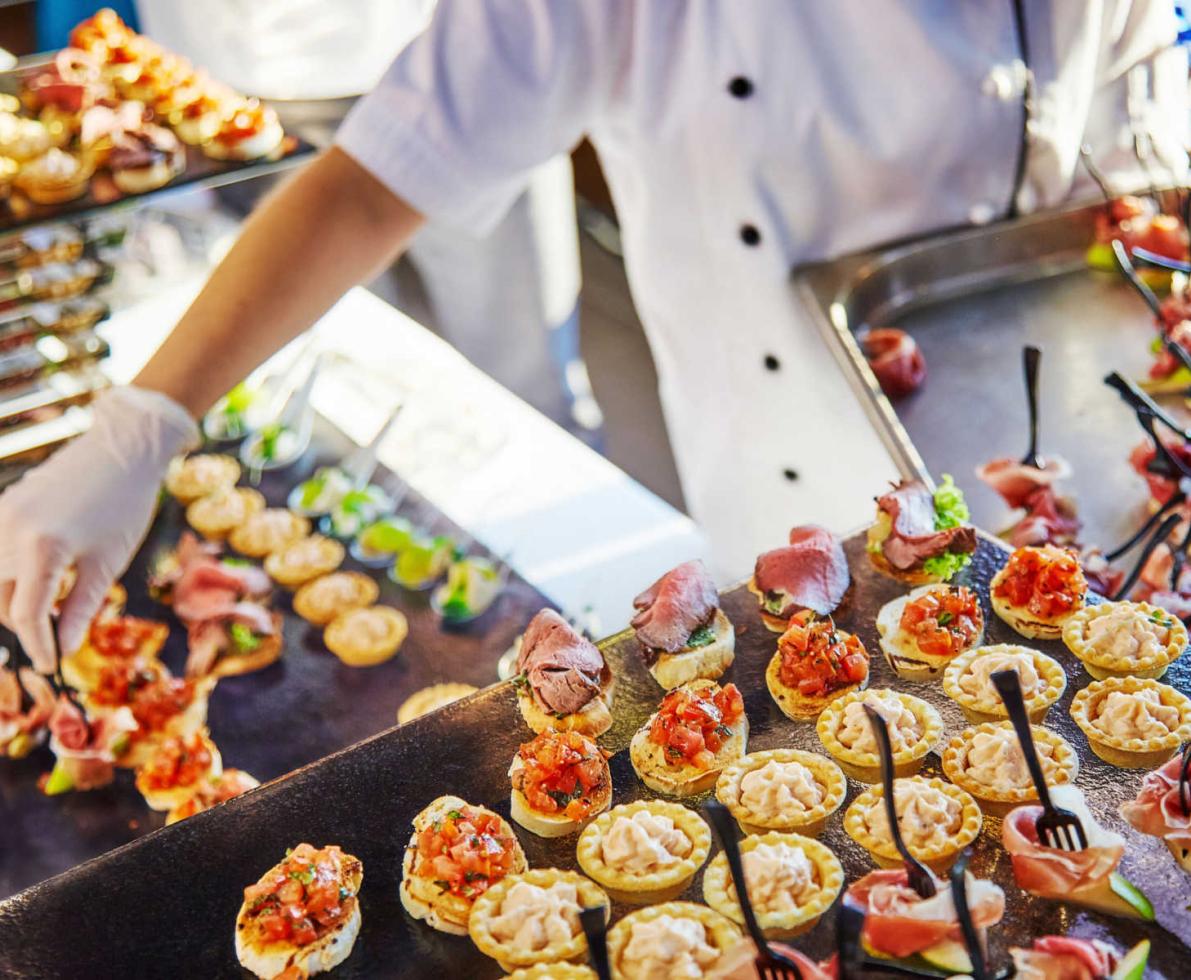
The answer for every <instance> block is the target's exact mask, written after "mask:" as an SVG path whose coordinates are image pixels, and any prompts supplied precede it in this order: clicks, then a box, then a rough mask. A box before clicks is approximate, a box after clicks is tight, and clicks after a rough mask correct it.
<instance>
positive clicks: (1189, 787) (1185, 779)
mask: <svg viewBox="0 0 1191 980" xmlns="http://www.w3.org/2000/svg"><path fill="white" fill-rule="evenodd" d="M1179 806H1181V807H1182V808H1183V816H1185V817H1191V742H1188V743H1187V744H1186V746H1184V748H1183V764H1182V765H1181V766H1180V767H1179Z"/></svg>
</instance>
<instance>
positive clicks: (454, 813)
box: [447, 810, 463, 820]
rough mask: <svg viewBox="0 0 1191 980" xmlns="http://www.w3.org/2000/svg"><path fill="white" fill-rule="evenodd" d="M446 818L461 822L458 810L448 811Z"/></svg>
mask: <svg viewBox="0 0 1191 980" xmlns="http://www.w3.org/2000/svg"><path fill="white" fill-rule="evenodd" d="M447 817H448V818H449V819H451V820H462V819H463V814H462V813H460V812H459V811H458V810H448V811H447Z"/></svg>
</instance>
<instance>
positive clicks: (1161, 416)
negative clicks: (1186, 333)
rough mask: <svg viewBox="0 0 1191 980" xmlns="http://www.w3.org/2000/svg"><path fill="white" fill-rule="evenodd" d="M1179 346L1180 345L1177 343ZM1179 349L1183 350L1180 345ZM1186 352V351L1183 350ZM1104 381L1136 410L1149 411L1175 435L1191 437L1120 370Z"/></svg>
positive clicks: (1190, 433)
mask: <svg viewBox="0 0 1191 980" xmlns="http://www.w3.org/2000/svg"><path fill="white" fill-rule="evenodd" d="M1175 346H1176V347H1178V345H1177V344H1176V345H1175ZM1179 350H1183V348H1182V347H1179ZM1183 353H1184V354H1185V353H1186V351H1183ZM1104 383H1105V384H1106V385H1108V386H1109V387H1110V388H1115V389H1116V391H1117V392H1118V393H1119V394H1120V396H1121V398H1123V399H1124V400H1125V401H1126V402H1128V403H1129V405H1130V406H1131V407H1132V408H1133V409H1134V410H1135V411H1136V410H1140V409H1144V410H1145V411H1147V412H1149V413H1150V415H1152V416H1153V417H1154V418H1155V419H1157V420H1158V421H1159V422H1161V423H1162V424H1163V425H1164V426H1166V427H1167V428H1168V429H1170V430H1171V431H1172V432H1174V433H1175V435H1178V436H1181V437H1182V438H1183V439H1191V432H1188V431H1187V430H1186V429H1184V428H1183V427H1182V426H1181V425H1179V423H1178V422H1176V421H1175V420H1174V419H1173V418H1171V416H1170V415H1169V414H1168V413H1167V412H1166V411H1164V410H1163V409H1162V407H1161V406H1160V405H1159V404H1158V403H1157V402H1156V401H1154V399H1152V398H1151V397H1150V396H1149V395H1147V394H1146V393H1145V392H1144V391H1142V390H1141V389H1140V388H1139V387H1137V385H1135V384H1134V383H1133V382H1132V381H1130V380H1129V379H1128V378H1126V377H1125V376H1124V375H1122V374H1121V373H1120V372H1119V371H1113V372H1112V373H1111V374H1109V375H1107V376H1106V377H1105V379H1104Z"/></svg>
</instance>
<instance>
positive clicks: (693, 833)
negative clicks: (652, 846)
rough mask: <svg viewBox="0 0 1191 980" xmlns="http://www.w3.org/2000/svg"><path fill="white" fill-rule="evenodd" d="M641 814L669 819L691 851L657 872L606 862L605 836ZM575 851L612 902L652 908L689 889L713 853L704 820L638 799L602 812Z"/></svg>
mask: <svg viewBox="0 0 1191 980" xmlns="http://www.w3.org/2000/svg"><path fill="white" fill-rule="evenodd" d="M642 811H647V812H649V813H651V814H653V815H654V816H663V817H669V818H670V820H671V821H672V822H673V824H674V828H675V829H676V830H678V831H680V832H681V833H682V835H683V836H684V837H686V839H687V841H688V842H689V843H690V845H691V848H690V850H689V851H688V852H687V853H686V854H685V855H682V856H678V855H675V856H676V857H678V860H677V861H674V862H673V863H671V864H667V865H665V866H663V867H661V868H659V869H658V870H657V871H649V872H644V873H639V872H630V871H624V870H622V869H620V868H614V867H612V866H611V865H609V864H608V863H607V862H606V861H605V860H604V851H603V842H604V835H605V834H607V833H608V831H609V830H611V829H612V825H613V824H614V823H615V822H616V821H617V820H618V819H620V818H621V817H625V818H629V819H631V818H632V817H633V815H634V814H637V813H640V812H642ZM575 850H576V856H577V858H578V861H579V867H580V868H582V869H583V873H584V874H585V875H587V876H588V877H589V878H591V879H592V880H593V881H595V882H597V883H598V884H599V885H601V886H602V887H603V888H604V890H605V891H606V892H607V893H608V894H609V895H610V896H611V897H612V900H613V901H616V902H624V903H625V904H628V905H650V904H652V903H654V902H666V901H669V900H670V899H673V898H676V897H677V896H678V895H681V894H682V893H683V892H684V891H685V890H686V888H687V886H688V885H689V884H690V883H691V882H692V881H693V880H694V878H695V875H696V874H698V873H699V869H700V868H701V867H703V862H704V861H706V860H707V856H708V855H709V854H710V853H711V830H710V829H709V828H708V826H707V824H706V823H705V822H704V821H703V818H702V817H700V816H699V815H698V814H697V813H695V812H694V811H693V810H690V809H688V808H687V807H685V806H683V805H682V804H681V803H669V802H667V801H665V800H638V801H636V802H635V803H623V804H621V805H620V806H617V807H613V808H612V809H611V810H608V811H606V812H605V813H601V814H600V815H599V816H598V817H596V818H595V820H593V821H592V822H591V823H589V824H588V825H587V826H586V827H584V828H583V833H581V834H580V835H579V843H578V844H577V845H576V848H575Z"/></svg>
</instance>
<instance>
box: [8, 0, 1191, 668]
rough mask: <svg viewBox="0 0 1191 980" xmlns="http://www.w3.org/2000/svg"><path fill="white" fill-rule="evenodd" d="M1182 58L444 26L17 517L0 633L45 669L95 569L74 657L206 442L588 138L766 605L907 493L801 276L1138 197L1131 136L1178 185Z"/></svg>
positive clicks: (882, 30)
mask: <svg viewBox="0 0 1191 980" xmlns="http://www.w3.org/2000/svg"><path fill="white" fill-rule="evenodd" d="M1174 37H1175V25H1174V18H1173V13H1172V9H1171V4H1170V3H1169V2H1166V0H1135V2H1132V3H1130V2H1128V0H1049V2H1043V0H1037V2H1031V3H1026V2H1024V0H1017V2H1013V0H999V2H993V0H986V2H982V3H955V2H953V0H897V2H895V0H883V2H879V3H874V2H872V0H832V2H830V3H812V2H802V3H787V2H779V0H772V2H766V0H638V2H629V0H624V2H613V3H609V2H607V0H441V2H440V3H439V5H438V7H437V9H436V12H435V15H434V18H433V20H432V22H431V24H430V26H429V28H428V29H427V30H426V31H425V32H424V33H423V34H422V35H420V36H419V38H417V39H416V40H415V41H414V42H413V43H412V44H410V45H409V46H408V47H407V48H406V49H405V50H404V51H403V52H402V53H401V55H399V56H398V58H397V60H396V61H395V62H394V64H393V65H392V67H391V68H390V69H389V70H388V71H387V73H386V74H385V76H384V78H383V79H382V81H381V83H380V85H379V86H378V87H377V88H376V90H375V91H374V92H372V93H371V94H370V95H369V96H367V97H366V98H365V99H363V100H362V101H361V102H360V103H359V104H358V105H357V106H356V108H355V109H354V111H353V113H352V114H351V115H350V116H349V117H348V119H347V120H346V122H345V123H344V125H343V127H342V128H341V130H340V132H339V134H338V137H337V148H336V149H333V150H332V151H330V152H329V153H328V154H325V155H324V156H322V157H320V159H319V160H318V161H316V162H315V163H313V164H312V165H310V166H309V167H307V168H305V169H304V171H303V172H302V173H301V174H300V175H299V176H298V177H297V178H296V179H295V180H293V181H292V182H291V183H290V184H289V186H288V187H287V188H286V189H285V190H283V191H282V192H281V193H279V194H278V195H276V196H275V197H274V198H273V200H272V201H271V202H269V203H268V204H266V205H264V206H262V208H260V209H258V211H257V212H256V214H255V215H254V216H253V218H252V219H251V220H250V221H249V222H248V224H247V226H246V228H245V231H244V233H243V235H242V236H241V238H240V240H239V242H238V243H237V245H236V246H235V248H233V250H232V251H231V252H230V253H229V255H228V257H227V258H226V259H225V261H224V263H223V264H222V266H221V267H220V268H219V269H218V270H216V272H215V273H214V275H213V277H212V281H211V283H210V285H209V286H208V288H207V289H206V290H205V291H204V293H203V294H202V295H200V297H199V298H198V299H197V300H196V301H195V304H194V306H193V307H192V308H191V309H190V310H189V311H188V312H187V314H186V315H185V316H184V317H183V319H182V320H181V321H180V323H179V325H178V327H177V328H176V329H175V331H174V334H173V335H172V336H171V338H170V339H169V340H167V342H166V344H165V346H164V347H163V349H162V351H161V352H160V353H159V354H158V355H157V356H156V357H155V358H154V360H153V361H151V362H150V364H149V365H148V366H147V367H146V369H145V371H144V372H143V373H142V374H141V375H140V377H139V378H138V379H137V382H136V384H135V386H133V387H131V388H127V389H117V390H115V391H114V392H112V393H110V394H109V395H108V396H107V397H106V398H105V399H104V400H102V401H101V402H100V404H99V405H98V406H97V409H96V415H97V423H96V425H95V427H94V428H93V430H92V431H91V432H90V433H88V434H87V435H85V436H84V437H82V438H81V439H79V440H78V441H77V442H76V443H74V444H72V445H71V446H70V447H68V448H67V449H65V450H64V451H63V452H61V453H59V454H58V456H56V457H55V458H54V459H52V460H51V461H50V462H49V463H47V464H45V465H44V466H43V467H41V468H40V469H39V470H37V471H34V472H33V473H32V474H31V475H30V476H27V477H26V478H25V479H24V480H23V481H22V482H21V483H20V484H18V485H17V486H16V487H14V488H13V489H11V490H9V491H8V492H7V493H6V494H5V495H4V496H3V497H2V498H0V619H2V620H4V621H5V622H7V623H9V624H11V625H13V626H14V627H15V628H16V629H17V630H18V632H19V634H20V636H21V639H22V640H23V641H24V642H25V644H26V646H27V648H28V649H29V650H30V652H31V653H33V655H34V656H35V657H37V658H40V661H41V662H43V663H44V662H46V660H47V658H48V649H49V626H48V623H47V614H48V611H49V608H50V603H51V595H50V593H51V592H52V589H53V583H54V582H56V581H57V577H58V576H59V574H60V572H61V570H62V568H63V567H65V565H66V564H68V563H71V562H77V563H78V565H79V569H80V577H79V584H78V585H77V586H76V587H75V591H74V593H73V594H72V596H71V597H70V598H69V599H68V600H67V602H66V604H65V606H64V607H63V612H62V618H61V622H60V630H61V635H62V637H63V642H64V645H65V646H67V647H69V645H70V644H71V643H72V642H74V641H75V640H76V639H77V638H78V637H79V636H80V635H81V632H82V629H83V628H84V625H85V623H86V621H87V618H88V617H89V615H90V614H91V612H93V611H94V609H95V608H96V606H97V605H98V602H99V598H100V596H101V595H102V592H103V589H104V588H106V585H107V582H108V581H110V579H111V577H112V576H114V575H116V574H118V573H119V572H120V571H122V569H123V568H124V567H125V565H126V563H127V561H128V560H129V556H130V554H131V553H132V551H133V549H134V547H135V545H136V543H137V541H138V540H139V538H140V536H141V535H142V534H143V531H144V528H145V526H146V525H147V522H148V520H149V518H150V513H151V508H152V495H153V494H154V493H155V488H156V485H157V482H158V480H159V479H160V476H161V471H162V470H163V469H164V467H165V465H166V462H167V460H168V458H169V456H170V455H171V454H173V453H175V452H177V451H179V450H181V449H184V448H186V447H187V446H188V445H189V444H190V442H191V440H192V439H193V437H194V430H193V422H192V418H193V417H195V416H197V415H200V414H201V413H202V412H203V411H204V410H205V409H206V408H207V407H208V405H209V404H210V403H211V402H213V401H214V400H215V398H217V397H218V395H219V394H221V393H222V392H223V391H224V390H226V389H227V388H228V387H230V385H231V384H232V383H233V382H235V381H236V380H238V379H239V378H240V377H242V376H243V375H244V374H246V373H247V372H248V370H249V369H250V368H251V367H253V366H254V365H255V364H256V363H257V362H258V361H259V360H261V359H262V358H263V357H265V356H266V355H267V354H268V353H270V352H271V351H272V350H273V349H275V348H276V347H277V346H279V345H280V344H281V343H282V342H284V341H285V340H287V339H289V338H290V337H292V336H293V335H295V334H296V333H298V332H300V331H301V330H302V329H305V328H306V327H307V326H309V324H310V322H312V321H313V320H314V319H315V317H317V316H318V315H319V314H321V312H322V311H323V310H324V309H325V308H326V307H327V306H328V305H329V304H330V302H332V301H333V299H334V297H335V296H336V295H338V293H339V292H340V291H341V290H342V289H344V288H346V287H347V286H348V285H350V284H352V283H354V282H358V281H361V280H363V279H366V278H367V275H368V273H369V272H370V271H372V269H373V268H374V266H375V263H376V262H377V261H387V260H388V258H389V257H391V255H392V254H395V253H397V252H398V251H400V249H402V248H403V247H404V246H405V245H406V244H407V242H408V240H409V238H410V237H412V235H413V234H414V232H415V231H416V229H417V227H418V226H419V225H420V223H421V221H422V220H423V217H424V216H425V217H430V218H432V219H433V220H435V221H440V222H449V223H453V224H457V225H459V226H460V227H463V228H471V229H474V230H480V231H482V230H483V229H485V228H488V227H491V226H493V225H494V224H495V223H496V222H498V221H499V220H500V218H501V216H502V214H503V213H504V211H505V209H506V208H508V206H509V204H510V202H511V201H512V200H513V199H514V198H515V197H516V195H517V194H518V193H519V191H520V189H521V187H522V186H523V181H524V175H525V174H526V172H527V171H529V170H530V169H531V168H533V167H534V166H536V165H538V164H540V163H541V162H542V161H544V160H547V159H549V158H550V157H552V156H554V155H556V154H558V153H559V152H563V151H566V150H567V149H569V148H570V147H572V146H573V145H574V144H575V143H576V142H577V141H578V140H579V139H580V138H581V137H583V136H584V135H587V136H589V137H590V139H591V140H592V142H593V144H594V145H595V146H596V148H597V150H598V151H599V153H600V157H601V161H602V164H603V167H604V170H605V172H606V174H607V177H608V180H609V184H610V186H611V189H612V192H613V196H614V198H615V202H616V206H617V212H618V215H619V218H620V222H621V230H622V234H623V241H624V250H625V258H626V263H627V266H628V271H629V277H630V282H631V286H632V290H633V298H634V300H635V302H636V305H637V309H638V311H639V313H640V315H641V319H642V321H643V323H644V324H645V327H646V330H647V331H648V334H649V339H650V342H651V344H652V347H653V352H654V357H655V359H656V361H657V366H658V373H659V376H660V379H661V382H660V383H661V388H662V396H663V403H664V405H665V411H666V417H667V421H668V424H669V427H670V434H671V438H672V442H673V445H674V450H675V454H676V456H677V459H678V465H679V470H680V473H681V476H682V480H683V486H684V491H685V494H686V498H687V500H688V502H689V505H690V509H691V513H692V515H693V516H694V517H695V518H696V519H697V520H698V521H699V522H700V523H701V524H702V525H703V527H704V528H705V529H706V531H707V532H708V534H709V536H710V538H711V541H712V543H713V547H714V549H715V553H716V558H717V565H718V568H719V570H720V571H721V573H722V574H725V575H735V576H741V575H743V574H745V573H746V572H747V571H748V570H749V568H750V567H751V563H752V560H753V557H754V556H755V555H756V554H757V552H758V551H760V550H762V549H763V548H766V547H769V546H772V545H774V544H776V543H778V542H780V541H781V540H782V539H783V536H784V534H785V532H786V530H787V529H788V528H789V527H790V526H791V525H792V524H795V523H801V522H806V521H816V522H819V523H822V524H825V525H827V526H829V527H833V528H836V529H840V530H844V529H847V528H849V527H851V526H854V525H856V524H857V523H859V522H860V521H862V520H864V519H865V518H866V516H867V515H868V514H869V513H870V512H871V501H872V497H873V495H874V493H875V492H877V491H878V490H879V489H880V487H881V486H882V484H883V482H884V481H885V480H887V479H891V478H893V477H894V476H895V468H894V466H893V464H892V462H891V460H890V458H889V456H888V454H887V453H886V451H885V450H884V449H883V447H882V444H881V442H880V441H879V439H878V437H877V436H876V435H875V433H874V432H873V430H872V428H871V426H870V424H869V422H868V420H867V417H866V414H865V412H864V410H863V409H862V407H861V406H860V405H859V404H858V402H857V401H856V399H855V397H854V395H853V394H852V391H851V388H850V387H849V384H848V383H847V381H846V380H845V378H844V376H843V373H842V371H841V369H840V368H839V366H838V365H837V363H836V360H835V358H834V356H833V354H832V353H831V352H830V350H829V349H828V347H827V345H826V343H825V342H824V340H822V339H821V337H820V335H819V334H818V333H817V331H816V328H815V327H814V326H813V325H812V323H811V321H810V320H809V319H808V317H807V316H806V314H805V312H804V311H802V310H800V308H799V306H798V303H797V301H796V299H795V297H794V296H793V295H792V293H791V289H790V285H789V274H790V270H791V268H792V267H794V266H796V265H798V264H800V263H805V262H811V261H816V260H821V259H826V258H830V257H832V256H837V255H841V254H844V253H848V252H852V251H855V250H857V249H863V248H867V247H871V246H873V245H875V244H879V243H882V242H887V241H891V240H894V239H900V238H905V237H907V236H914V235H922V234H925V233H929V232H932V231H935V230H939V229H945V228H954V227H957V226H963V225H969V224H974V223H975V224H980V223H985V222H989V221H993V220H997V219H1000V218H1004V217H1006V216H1007V215H1011V214H1013V213H1015V212H1017V211H1026V210H1034V209H1038V208H1046V207H1051V206H1054V205H1057V204H1059V203H1060V202H1062V201H1064V200H1065V199H1067V198H1069V197H1070V196H1072V195H1073V194H1081V193H1083V194H1087V193H1090V191H1091V188H1090V187H1089V186H1088V185H1087V184H1086V182H1083V178H1082V174H1081V172H1080V169H1079V165H1078V150H1079V147H1080V144H1081V143H1083V142H1085V141H1086V142H1089V143H1090V144H1091V145H1092V146H1093V147H1094V148H1095V153H1096V157H1097V159H1098V161H1099V162H1100V164H1101V166H1102V167H1103V168H1104V169H1105V170H1106V171H1108V173H1109V175H1110V176H1111V177H1112V179H1114V180H1115V181H1117V182H1118V184H1119V186H1121V187H1127V186H1131V185H1133V184H1137V183H1140V179H1139V176H1138V174H1137V173H1135V172H1133V171H1135V170H1136V164H1135V162H1134V160H1133V158H1132V155H1131V151H1130V145H1131V140H1132V135H1133V133H1134V132H1135V131H1137V130H1138V127H1141V128H1143V129H1144V130H1145V131H1146V132H1148V133H1149V134H1152V136H1153V138H1154V140H1155V142H1156V144H1157V146H1158V149H1159V152H1160V153H1161V155H1162V158H1163V160H1164V161H1165V163H1166V165H1167V166H1168V167H1169V168H1171V169H1172V170H1173V171H1176V172H1177V174H1178V175H1179V176H1180V177H1181V176H1182V175H1183V173H1184V172H1185V169H1186V161H1185V153H1184V151H1183V148H1184V147H1185V146H1186V145H1187V111H1186V90H1187V65H1186V59H1185V57H1183V55H1182V53H1181V52H1180V51H1178V50H1176V49H1173V48H1172V47H1171V45H1172V44H1173V41H1174ZM382 189H383V190H382ZM279 255H280V258H279V257H278V256H279ZM287 274H288V275H289V278H288V279H285V277H286V275H287ZM277 277H282V278H283V279H284V280H285V281H284V284H283V285H282V286H278V287H277V288H275V289H265V288H262V287H261V283H274V282H277V281H278V280H277ZM211 350H217V351H219V357H218V358H211V357H210V356H209V352H210V351H211ZM204 352H207V353H204ZM532 478H533V475H532V474H526V479H532ZM146 482H147V483H148V484H149V487H148V488H147V489H146V488H144V487H142V486H141V484H144V483H146ZM100 515H105V516H104V517H101V516H100ZM104 519H106V520H107V521H108V522H109V526H105V527H103V528H102V529H96V528H94V527H90V526H88V525H89V522H96V521H97V520H98V521H99V523H100V524H101V525H102V524H103V520H104Z"/></svg>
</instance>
